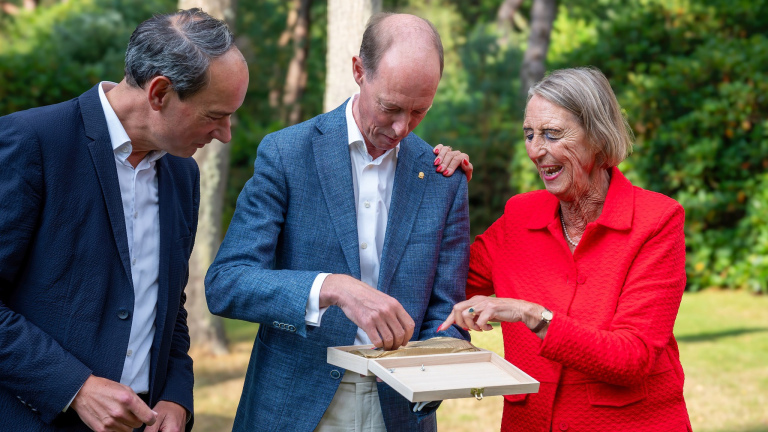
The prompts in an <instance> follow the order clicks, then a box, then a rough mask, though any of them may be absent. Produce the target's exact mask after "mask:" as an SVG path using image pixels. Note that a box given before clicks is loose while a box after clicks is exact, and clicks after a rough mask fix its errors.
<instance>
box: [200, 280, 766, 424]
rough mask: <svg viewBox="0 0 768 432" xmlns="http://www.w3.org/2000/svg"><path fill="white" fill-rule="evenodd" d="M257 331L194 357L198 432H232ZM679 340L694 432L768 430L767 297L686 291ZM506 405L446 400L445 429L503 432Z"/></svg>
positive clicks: (242, 326) (234, 334) (489, 337)
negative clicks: (221, 352) (225, 349)
mask: <svg viewBox="0 0 768 432" xmlns="http://www.w3.org/2000/svg"><path fill="white" fill-rule="evenodd" d="M256 329H257V326H256V325H253V324H248V323H242V322H235V321H228V322H227V333H228V335H229V337H230V341H231V347H232V352H231V353H230V354H229V355H226V356H220V357H212V356H204V355H195V354H194V353H193V357H194V358H195V431H198V432H219V431H229V430H231V428H232V421H233V419H234V415H235V411H236V409H237V402H238V400H239V398H240V392H241V390H242V386H243V377H244V375H245V370H246V367H247V365H248V359H249V358H250V352H251V346H252V342H253V337H254V336H255V335H256ZM675 336H676V337H677V340H678V343H679V344H680V357H681V360H682V363H683V368H684V369H685V373H686V381H685V398H686V402H687V404H688V412H689V415H690V416H691V422H692V423H693V430H694V431H696V432H768V297H766V296H763V297H755V296H751V295H748V294H746V293H744V292H733V291H715V290H709V291H705V292H703V293H695V294H686V295H685V296H684V297H683V303H682V306H681V307H680V314H679V316H678V318H677V325H676V326H675ZM473 342H474V343H475V345H477V346H480V347H483V348H486V349H490V350H493V351H496V352H498V353H500V354H501V353H502V342H501V331H500V329H499V328H496V329H494V330H493V331H490V332H484V333H473ZM501 406H502V398H501V397H488V398H485V399H483V400H482V401H476V400H474V399H458V400H449V401H445V402H444V403H443V405H442V406H441V408H440V410H439V411H438V427H439V430H440V431H444V432H463V431H467V432H469V431H471V432H481V431H493V430H499V425H500V422H501Z"/></svg>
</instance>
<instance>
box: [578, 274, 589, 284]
mask: <svg viewBox="0 0 768 432" xmlns="http://www.w3.org/2000/svg"><path fill="white" fill-rule="evenodd" d="M576 280H577V281H578V282H579V283H580V284H583V283H584V282H586V281H587V277H586V276H584V275H579V278H578V279H576Z"/></svg>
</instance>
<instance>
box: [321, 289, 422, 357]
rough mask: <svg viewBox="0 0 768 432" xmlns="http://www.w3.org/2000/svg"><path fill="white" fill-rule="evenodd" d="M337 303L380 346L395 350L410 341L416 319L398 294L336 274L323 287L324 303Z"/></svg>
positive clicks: (323, 305)
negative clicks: (399, 300)
mask: <svg viewBox="0 0 768 432" xmlns="http://www.w3.org/2000/svg"><path fill="white" fill-rule="evenodd" d="M330 305H336V306H338V307H340V308H341V310H342V311H344V314H345V315H346V316H347V318H349V319H350V320H351V321H352V322H353V323H355V324H357V326H358V327H360V328H361V329H363V331H365V333H366V334H367V335H368V338H370V339H371V342H372V343H373V344H374V345H376V346H377V347H379V348H384V349H386V350H394V349H397V348H399V347H401V346H404V345H405V344H407V343H408V341H409V340H410V339H411V336H413V329H414V327H415V325H416V324H415V323H414V322H413V319H412V318H411V316H410V315H408V312H406V311H405V309H403V306H402V305H401V304H400V303H399V302H398V301H397V300H395V299H394V298H392V297H390V296H388V295H386V294H384V293H383V292H381V291H377V290H375V289H374V288H372V287H370V286H369V285H367V284H365V283H363V282H360V281H359V280H357V279H355V278H353V277H351V276H347V275H339V274H332V275H329V276H328V277H327V278H325V281H324V282H323V287H322V288H321V289H320V307H321V308H324V307H328V306H330Z"/></svg>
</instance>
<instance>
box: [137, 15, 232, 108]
mask: <svg viewBox="0 0 768 432" xmlns="http://www.w3.org/2000/svg"><path fill="white" fill-rule="evenodd" d="M233 41H234V37H233V36H232V33H231V32H230V31H229V28H228V27H227V24H226V23H225V22H224V21H220V20H217V19H216V18H213V17H212V16H210V15H208V14H207V13H205V12H203V11H202V10H201V9H198V8H193V9H188V10H180V11H178V12H175V13H171V14H165V15H156V16H154V17H152V18H150V19H148V20H146V21H144V22H143V23H141V24H139V26H138V27H136V30H134V31H133V34H132V35H131V40H130V41H129V42H128V49H127V50H126V51H125V79H126V81H127V82H128V84H129V85H131V86H132V87H141V88H144V85H145V84H146V83H148V82H149V81H151V80H152V78H154V77H157V76H164V77H167V78H168V79H169V80H170V81H171V86H172V88H173V90H174V91H175V92H176V93H177V94H178V95H179V99H182V100H183V99H185V98H188V97H190V96H192V95H194V94H195V93H197V92H198V91H200V90H202V89H203V88H204V87H205V86H206V85H208V80H209V74H208V67H209V65H210V63H211V61H212V60H214V59H216V58H217V57H220V56H222V55H223V54H225V53H226V52H227V51H229V50H230V48H232V46H233Z"/></svg>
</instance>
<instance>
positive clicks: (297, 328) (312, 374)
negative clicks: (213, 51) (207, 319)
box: [206, 104, 469, 431]
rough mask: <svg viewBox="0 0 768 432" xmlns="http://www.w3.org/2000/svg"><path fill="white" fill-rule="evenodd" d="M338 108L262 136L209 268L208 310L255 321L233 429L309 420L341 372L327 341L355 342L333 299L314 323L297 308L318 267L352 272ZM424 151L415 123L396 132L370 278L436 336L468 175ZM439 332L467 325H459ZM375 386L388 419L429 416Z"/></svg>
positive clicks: (426, 426)
mask: <svg viewBox="0 0 768 432" xmlns="http://www.w3.org/2000/svg"><path fill="white" fill-rule="evenodd" d="M344 108H345V105H344V104H342V105H341V106H340V107H339V108H337V109H336V110H334V111H332V112H330V113H327V114H323V115H320V116H318V117H315V118H313V119H311V120H309V121H307V122H304V123H301V124H299V125H296V126H293V127H290V128H287V129H284V130H282V131H279V132H276V133H273V134H270V135H267V136H266V137H265V138H264V140H263V141H262V142H261V144H260V145H259V148H258V153H257V158H256V162H255V164H254V175H253V178H251V179H250V180H249V181H248V182H247V184H246V185H245V187H244V189H243V191H242V192H241V194H240V197H239V198H238V202H237V209H236V211H235V214H234V216H233V219H232V223H231V224H230V226H229V229H228V231H227V234H226V237H225V239H224V242H223V244H222V246H221V248H220V249H219V253H218V255H217V257H216V260H215V261H214V263H213V265H212V266H211V267H210V269H209V271H208V275H207V277H206V295H207V299H208V305H209V307H210V309H211V311H212V312H213V313H215V314H219V315H223V316H226V317H229V318H235V319H241V320H246V321H251V322H256V323H261V326H260V328H259V333H258V336H257V338H256V341H255V343H254V349H253V353H252V355H251V361H250V364H249V366H248V372H247V375H246V379H245V385H244V389H243V395H242V398H241V400H240V405H239V407H238V412H237V417H236V419H235V427H234V429H235V430H236V431H283V430H291V431H312V430H314V428H315V427H316V426H317V424H318V422H319V421H320V418H321V417H322V415H323V413H324V412H325V410H326V408H327V407H328V405H329V404H330V402H331V399H332V398H333V395H334V393H335V392H336V389H337V387H338V385H339V382H340V379H339V377H340V375H342V374H343V372H344V370H343V369H341V368H338V367H336V366H333V365H330V364H328V363H327V362H326V348H327V347H330V346H339V345H352V344H353V343H354V340H355V334H356V332H357V326H356V325H355V324H354V323H352V322H351V321H350V320H349V319H348V318H347V317H346V316H345V315H344V313H343V312H342V311H341V309H340V308H337V307H335V306H332V307H330V308H329V309H328V310H327V311H326V312H325V315H324V316H323V317H322V322H321V325H320V326H319V327H312V326H307V325H305V320H304V319H305V306H306V303H307V298H308V297H309V292H310V288H311V286H312V282H313V281H314V279H315V277H316V276H317V275H318V274H319V273H321V272H327V273H339V274H347V275H351V276H353V277H355V278H358V279H359V278H360V258H359V249H358V248H359V247H360V246H359V243H358V237H357V216H356V210H355V202H354V189H353V183H352V166H351V160H350V155H349V144H348V138H347V126H346V118H345V111H344ZM433 160H434V154H433V153H432V151H431V147H430V146H429V145H427V144H426V143H425V142H424V141H422V140H421V139H420V138H418V137H417V136H416V135H414V134H410V135H408V136H407V137H406V138H405V139H404V140H403V141H402V142H401V146H400V152H399V155H398V160H397V167H396V171H395V179H394V186H393V192H392V199H391V205H390V208H389V215H388V223H387V229H386V236H385V240H384V248H383V251H382V257H381V270H380V272H379V280H378V289H379V290H380V291H382V292H385V293H387V294H389V295H390V296H392V297H394V298H396V299H397V300H398V301H399V302H400V303H401V304H402V305H403V307H404V308H405V310H406V311H407V312H408V313H409V314H410V316H411V317H412V318H413V320H414V321H415V323H416V327H415V332H414V334H413V339H414V340H419V339H428V338H431V337H434V336H437V333H436V330H437V328H438V326H439V325H440V323H441V322H442V321H443V320H444V319H445V317H447V316H448V314H449V313H450V311H451V308H452V306H453V304H455V303H456V302H457V301H459V300H460V299H462V298H463V295H464V286H465V282H466V272H467V265H468V252H469V222H468V220H469V219H468V210H467V184H466V183H467V181H466V178H465V177H464V175H463V174H461V173H459V174H458V175H454V176H453V177H450V178H447V177H444V176H442V175H441V174H438V173H436V172H435V170H434V166H433V164H432V162H433ZM420 173H423V174H424V175H423V176H420ZM422 177H423V178H422ZM440 335H444V336H453V337H467V335H466V333H461V332H460V331H459V330H458V328H456V327H453V328H451V329H449V330H447V331H445V332H441V333H440ZM379 395H380V399H381V405H382V412H383V414H384V418H385V421H386V423H387V427H388V430H391V431H408V430H433V428H434V427H435V420H434V414H433V413H431V414H430V415H428V416H425V418H424V419H423V420H422V421H421V422H420V423H418V424H417V417H416V416H415V415H414V414H412V413H410V412H409V411H408V403H407V401H406V400H405V399H404V398H402V397H401V396H399V395H398V394H396V393H395V392H394V391H393V390H392V389H390V388H389V387H388V386H386V385H380V386H379Z"/></svg>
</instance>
